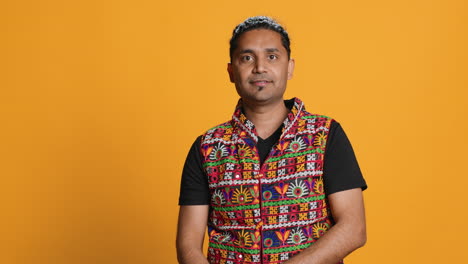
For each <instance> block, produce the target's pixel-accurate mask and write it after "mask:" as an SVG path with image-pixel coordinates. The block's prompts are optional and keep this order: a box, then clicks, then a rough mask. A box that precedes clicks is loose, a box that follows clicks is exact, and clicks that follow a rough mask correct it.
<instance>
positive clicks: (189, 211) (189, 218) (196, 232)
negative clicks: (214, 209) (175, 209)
mask: <svg viewBox="0 0 468 264" xmlns="http://www.w3.org/2000/svg"><path fill="white" fill-rule="evenodd" d="M208 210H209V206H208V205H183V206H180V209H179V223H178V226H177V241H176V245H177V259H178V261H179V263H181V264H208V260H207V259H206V257H205V256H204V254H203V240H204V238H205V230H206V224H207V222H208Z"/></svg>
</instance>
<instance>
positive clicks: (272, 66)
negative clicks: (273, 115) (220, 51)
mask: <svg viewBox="0 0 468 264" xmlns="http://www.w3.org/2000/svg"><path fill="white" fill-rule="evenodd" d="M293 70H294V60H292V59H288V53H287V51H286V49H285V48H284V47H283V45H282V43H281V35H280V34H279V33H277V32H275V31H272V30H268V29H255V30H251V31H247V32H245V33H243V34H242V35H241V36H240V37H239V39H238V41H237V49H236V50H235V51H234V53H233V54H232V61H231V63H229V64H228V72H229V78H230V79H231V82H233V83H235V85H236V90H237V93H238V94H239V96H240V97H241V98H242V99H243V100H244V101H247V102H251V103H256V104H258V103H260V104H268V103H271V102H276V101H278V100H281V101H282V100H283V94H284V91H285V90H286V83H287V80H289V79H291V78H292V73H293Z"/></svg>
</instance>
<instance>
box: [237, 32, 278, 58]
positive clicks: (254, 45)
mask: <svg viewBox="0 0 468 264" xmlns="http://www.w3.org/2000/svg"><path fill="white" fill-rule="evenodd" d="M272 48H275V49H278V50H279V51H284V52H286V49H285V48H284V47H283V44H282V42H281V35H280V34H279V33H278V32H276V31H273V30H269V29H253V30H250V31H247V32H245V33H243V34H242V35H241V36H240V37H239V39H238V41H237V50H238V51H241V50H245V49H250V50H257V49H258V50H263V49H272Z"/></svg>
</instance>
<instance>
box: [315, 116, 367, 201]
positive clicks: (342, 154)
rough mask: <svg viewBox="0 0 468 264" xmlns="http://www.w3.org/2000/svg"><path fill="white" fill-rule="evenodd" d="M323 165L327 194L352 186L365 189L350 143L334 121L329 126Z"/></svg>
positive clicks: (352, 187)
mask: <svg viewBox="0 0 468 264" xmlns="http://www.w3.org/2000/svg"><path fill="white" fill-rule="evenodd" d="M323 166H324V168H323V170H324V171H323V178H324V185H325V193H326V194H327V195H330V194H332V193H335V192H340V191H345V190H350V189H354V188H361V189H362V190H365V189H367V184H366V181H365V180H364V178H363V176H362V173H361V169H360V168H359V164H358V162H357V160H356V156H355V154H354V151H353V148H352V146H351V143H350V142H349V140H348V137H347V136H346V134H345V132H344V130H343V128H342V127H341V125H340V124H339V123H338V122H335V121H333V122H332V124H331V127H330V133H329V136H328V141H327V146H326V152H325V157H324V165H323Z"/></svg>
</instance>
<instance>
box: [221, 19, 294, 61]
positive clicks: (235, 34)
mask: <svg viewBox="0 0 468 264" xmlns="http://www.w3.org/2000/svg"><path fill="white" fill-rule="evenodd" d="M254 29H269V30H272V31H275V32H277V33H278V34H280V35H281V43H282V44H283V47H284V48H285V49H286V51H287V52H288V59H289V58H291V47H290V45H291V42H290V41H289V35H288V32H286V30H285V29H284V28H283V27H282V26H281V25H280V24H278V22H276V21H275V20H273V19H272V18H270V17H267V16H255V17H249V18H247V19H246V20H245V21H244V22H242V23H240V24H239V25H237V26H236V28H234V30H233V31H232V37H231V40H230V41H229V45H230V47H229V57H230V58H231V61H232V54H233V53H234V50H236V48H237V46H238V43H237V41H238V39H239V37H240V36H241V35H242V34H243V33H245V32H247V31H250V30H254Z"/></svg>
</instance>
